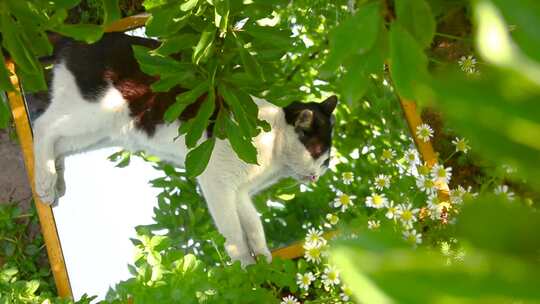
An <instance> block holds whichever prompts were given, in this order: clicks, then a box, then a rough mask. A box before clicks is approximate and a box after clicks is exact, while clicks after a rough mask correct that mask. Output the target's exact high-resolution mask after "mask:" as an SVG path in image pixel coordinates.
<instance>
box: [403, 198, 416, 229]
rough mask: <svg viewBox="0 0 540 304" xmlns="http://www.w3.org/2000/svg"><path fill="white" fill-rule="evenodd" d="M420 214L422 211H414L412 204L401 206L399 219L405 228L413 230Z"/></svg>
mask: <svg viewBox="0 0 540 304" xmlns="http://www.w3.org/2000/svg"><path fill="white" fill-rule="evenodd" d="M418 212H420V209H417V208H415V209H412V205H411V204H401V205H400V211H399V219H400V220H401V223H402V224H403V227H405V228H407V229H411V228H412V226H413V224H414V223H415V222H416V221H417V218H416V214H418Z"/></svg>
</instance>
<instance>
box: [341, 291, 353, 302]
mask: <svg viewBox="0 0 540 304" xmlns="http://www.w3.org/2000/svg"><path fill="white" fill-rule="evenodd" d="M339 297H340V298H341V301H343V302H348V301H349V300H350V299H351V298H350V297H349V295H348V294H346V293H344V292H342V293H340V294H339Z"/></svg>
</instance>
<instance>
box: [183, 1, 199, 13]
mask: <svg viewBox="0 0 540 304" xmlns="http://www.w3.org/2000/svg"><path fill="white" fill-rule="evenodd" d="M198 2H199V0H187V1H186V2H184V3H182V4H180V9H181V10H182V11H184V12H186V11H190V10H192V9H194V8H195V6H197V3H198Z"/></svg>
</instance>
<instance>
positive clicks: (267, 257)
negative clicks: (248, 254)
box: [253, 246, 272, 263]
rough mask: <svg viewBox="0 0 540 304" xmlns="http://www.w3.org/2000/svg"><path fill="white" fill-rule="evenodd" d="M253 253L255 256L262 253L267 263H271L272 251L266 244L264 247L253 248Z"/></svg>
mask: <svg viewBox="0 0 540 304" xmlns="http://www.w3.org/2000/svg"><path fill="white" fill-rule="evenodd" d="M253 254H254V255H255V256H259V255H262V256H263V257H264V259H265V260H266V262H267V263H272V252H270V250H268V248H266V246H265V248H264V249H259V250H253Z"/></svg>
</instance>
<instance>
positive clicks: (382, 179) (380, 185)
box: [377, 178, 386, 187]
mask: <svg viewBox="0 0 540 304" xmlns="http://www.w3.org/2000/svg"><path fill="white" fill-rule="evenodd" d="M377 185H378V186H379V187H384V186H385V185H386V181H385V180H384V178H379V179H378V180H377Z"/></svg>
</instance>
